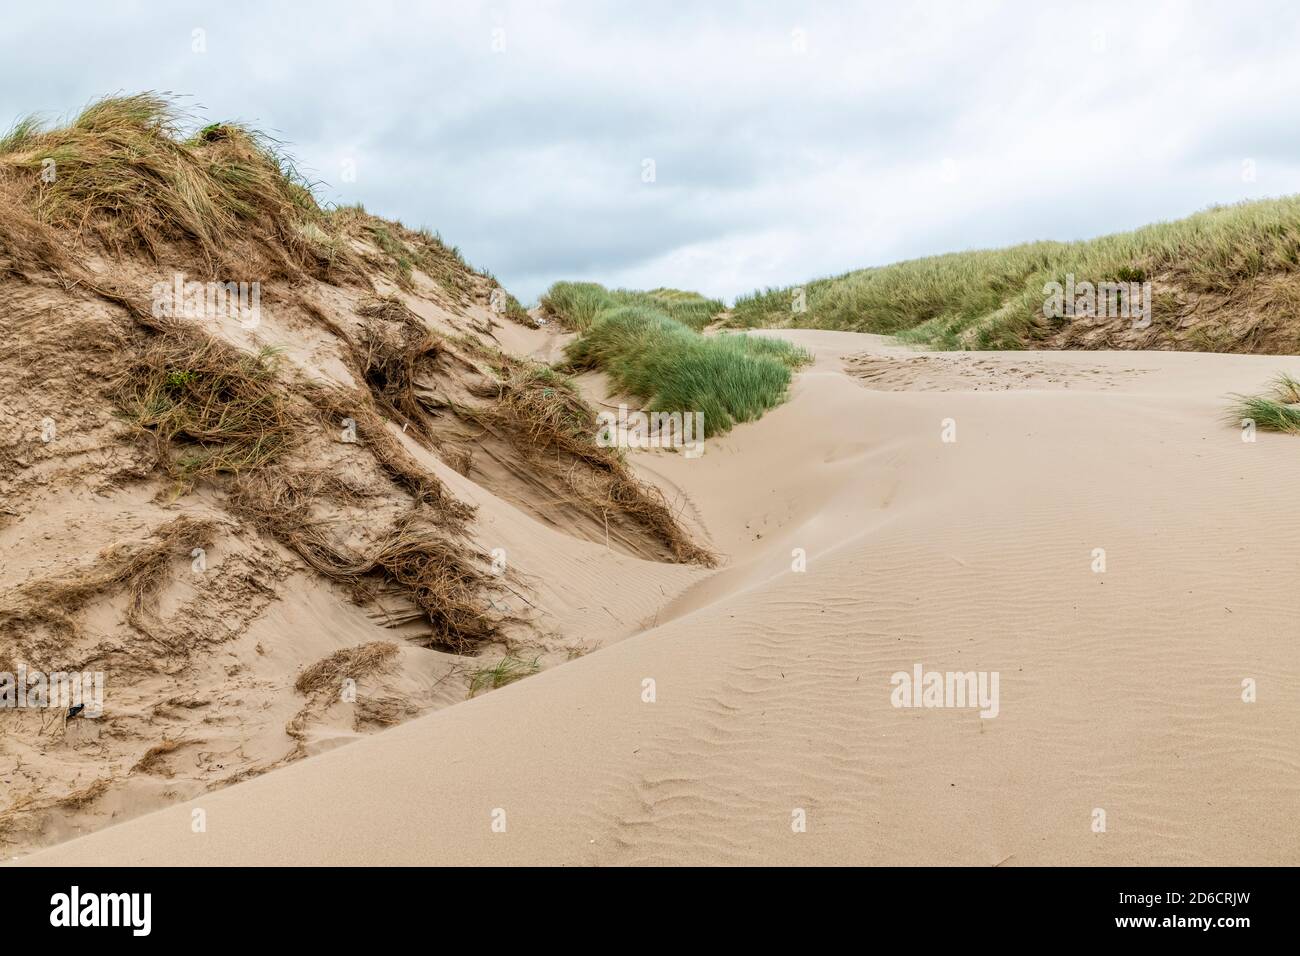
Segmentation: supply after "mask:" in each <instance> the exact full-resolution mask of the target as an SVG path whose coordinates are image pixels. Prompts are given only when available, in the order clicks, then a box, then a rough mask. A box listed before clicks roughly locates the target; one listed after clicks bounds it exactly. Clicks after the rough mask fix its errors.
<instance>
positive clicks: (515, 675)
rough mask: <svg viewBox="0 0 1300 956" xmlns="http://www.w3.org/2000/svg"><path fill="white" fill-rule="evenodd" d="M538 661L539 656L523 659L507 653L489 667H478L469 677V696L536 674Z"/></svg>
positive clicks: (538, 665) (539, 664) (538, 667)
mask: <svg viewBox="0 0 1300 956" xmlns="http://www.w3.org/2000/svg"><path fill="white" fill-rule="evenodd" d="M540 661H541V658H540V657H534V658H533V659H532V660H524V659H523V658H522V657H517V656H515V655H514V654H507V655H506V656H505V657H503V658H501V660H499V661H497V662H496V663H495V664H493V665H492V666H491V667H480V668H479V669H478V670H476V671H474V673H473V675H472V676H471V677H470V682H469V696H470V697H473V696H474V695H475V694H477V693H478V692H479V691H481V690H496V689H497V688H498V687H505V686H506V685H507V684H513V683H514V682H515V681H517V680H522V679H523V678H525V677H528V676H530V675H532V674H536V673H537V672H538V671H539V670H540V669H541V663H540Z"/></svg>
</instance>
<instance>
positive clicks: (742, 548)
mask: <svg viewBox="0 0 1300 956" xmlns="http://www.w3.org/2000/svg"><path fill="white" fill-rule="evenodd" d="M782 334H786V335H789V336H790V337H792V338H795V339H797V340H799V341H801V342H802V343H804V344H805V345H808V346H809V347H810V348H813V349H814V350H815V351H816V353H817V355H818V362H817V364H816V365H815V366H814V367H813V368H812V369H810V370H808V371H806V372H805V373H803V374H801V375H800V377H799V379H798V381H797V383H796V385H795V387H794V390H793V396H792V399H791V401H790V402H789V403H788V404H786V405H785V406H783V407H781V408H779V409H777V410H776V411H774V412H772V413H770V414H769V415H767V416H766V417H765V418H763V419H762V420H761V421H759V422H757V423H755V424H752V425H747V426H743V427H740V428H737V429H736V430H735V431H733V432H732V433H731V434H730V435H728V436H726V437H724V438H720V439H716V440H710V442H709V445H708V448H707V451H706V453H705V454H704V456H703V457H701V458H698V459H695V460H693V461H687V460H685V459H683V458H682V457H680V456H674V455H666V454H659V455H656V456H654V457H647V458H645V459H643V460H642V462H641V465H642V467H643V469H644V470H645V471H646V472H647V473H653V474H656V475H658V476H659V477H660V479H661V480H663V481H664V482H665V483H667V484H670V485H674V486H676V487H678V488H680V489H682V491H683V492H684V493H685V494H686V495H687V496H689V499H690V501H691V502H692V504H693V505H694V507H695V508H697V509H698V512H699V514H701V515H703V517H704V520H705V522H706V524H707V527H708V531H709V534H710V536H711V538H712V540H713V542H714V543H715V545H716V546H717V547H718V548H719V549H720V550H722V551H723V552H726V553H727V554H728V555H729V563H728V564H727V565H726V566H725V567H724V568H723V569H722V570H721V571H720V572H718V573H717V574H715V575H712V576H710V577H708V578H707V579H704V580H703V581H701V582H700V583H698V584H696V585H695V586H693V587H692V588H690V589H689V590H688V591H687V592H686V593H685V594H684V595H683V596H681V597H679V598H678V599H677V600H675V601H674V602H673V603H672V604H670V605H669V606H667V607H664V608H663V609H662V610H661V612H660V614H659V617H658V621H659V623H658V625H657V626H655V627H653V628H652V629H650V630H647V631H645V632H643V633H641V634H638V635H636V636H633V637H631V638H628V639H627V640H625V641H623V642H621V643H618V644H615V645H613V646H611V647H608V648H606V649H603V650H601V651H599V652H597V653H594V654H591V655H589V656H587V657H584V658H582V659H580V660H577V661H575V662H573V663H571V664H566V665H564V666H562V667H557V668H554V669H552V670H549V671H546V672H544V673H542V674H540V675H538V676H536V677H532V678H529V679H528V680H525V681H522V682H520V683H518V684H515V685H512V686H510V687H507V688H505V689H503V690H500V691H497V692H494V693H491V694H489V695H486V696H484V697H481V698H477V699H474V700H471V701H468V702H466V703H463V704H458V705H456V706H454V707H450V708H448V709H446V710H443V711H439V712H437V713H434V714H432V715H430V716H428V717H425V718H421V719H418V720H415V721H413V722H411V723H409V724H406V725H404V726H401V727H398V728H395V729H393V730H391V731H388V732H385V733H382V734H379V735H376V736H374V737H369V738H366V739H363V740H359V741H357V742H356V743H354V744H350V745H349V746H347V747H344V748H340V749H338V750H334V751H331V752H329V753H326V754H323V755H321V756H319V757H315V758H312V759H310V760H306V761H303V762H300V763H298V764H294V765H292V766H289V767H286V768H284V769H281V770H277V771H275V772H273V773H271V774H269V775H267V776H264V777H261V778H258V779H255V780H252V781H250V782H248V783H244V784H240V785H238V786H235V787H232V788H229V789H227V790H224V791H220V792H217V793H213V794H209V795H207V796H205V797H203V798H201V799H199V800H197V801H194V802H192V803H190V804H182V805H179V806H176V807H173V808H170V809H167V810H163V811H160V812H157V813H153V814H151V815H148V816H145V817H141V818H138V819H136V820H133V821H131V822H128V823H124V824H121V825H119V826H116V827H113V828H110V829H107V830H104V831H102V832H99V833H97V834H94V835H91V836H88V837H85V838H82V839H79V840H75V841H72V842H69V843H65V844H62V845H60V846H57V847H54V848H52V849H50V850H47V851H44V852H42V853H39V854H36V855H34V856H32V857H30V858H28V859H27V860H26V861H25V862H29V863H37V864H41V863H44V864H76V865H86V864H101V863H152V864H221V863H326V864H427V863H433V864H440V863H505V864H520V863H572V864H583V863H598V864H628V863H891V864H930V863H940V864H943V863H961V864H976V865H978V864H984V865H995V864H1005V865H1017V864H1032V863H1048V864H1050V863H1084V864H1119V863H1130V864H1145V863H1171V864H1191V863H1217V864H1282V863H1289V864H1296V863H1300V831H1297V829H1296V827H1295V820H1296V819H1297V817H1300V634H1298V633H1297V627H1296V614H1295V599H1296V593H1297V583H1298V580H1300V518H1297V517H1296V516H1295V509H1294V508H1293V507H1291V506H1290V504H1289V503H1288V502H1289V497H1290V492H1291V490H1292V489H1294V488H1296V487H1297V486H1300V440H1297V439H1295V438H1288V437H1284V436H1275V435H1269V434H1264V433H1261V434H1260V435H1259V439H1258V441H1257V442H1255V443H1253V444H1248V443H1243V442H1242V441H1241V439H1240V435H1239V432H1238V431H1237V430H1236V429H1234V428H1231V427H1228V426H1225V425H1224V424H1223V423H1222V416H1223V409H1224V406H1225V402H1224V395H1225V393H1227V392H1231V391H1251V390H1255V389H1257V388H1259V387H1260V386H1262V384H1263V383H1264V382H1265V381H1266V380H1267V379H1269V378H1270V377H1271V376H1272V375H1273V374H1274V373H1275V372H1277V371H1279V370H1281V369H1284V368H1285V369H1289V370H1290V371H1292V372H1295V373H1300V359H1292V358H1280V357H1276V356H1237V355H1199V354H1186V353H1135V352H1121V353H1101V352H1088V353H1014V354H1001V355H999V354H990V353H968V354H961V355H945V356H931V357H928V358H927V359H926V360H925V361H923V362H920V361H918V360H917V357H916V354H915V353H910V352H904V351H902V350H900V349H898V348H896V347H894V346H890V345H888V344H886V343H884V342H883V341H882V340H879V339H876V338H874V337H871V336H863V335H854V334H851V333H826V332H822V333H818V332H792V333H782ZM864 353H866V354H865V355H864ZM853 356H856V358H851V357H853ZM979 363H983V364H982V365H981V364H979ZM977 365H978V374H974V373H973V370H974V369H975V368H976V367H977ZM1003 384H1006V385H1007V387H1006V388H1002V387H1000V386H1001V385H1003ZM946 418H951V419H954V420H955V422H956V428H957V441H956V442H955V443H944V442H942V441H941V440H940V434H941V422H942V421H943V419H946ZM795 548H802V549H804V551H805V552H806V554H807V570H806V571H805V572H803V573H796V572H793V571H791V560H792V559H791V552H792V550H793V549H795ZM1095 548H1104V549H1105V552H1106V571H1105V572H1104V573H1100V574H1098V573H1094V572H1093V571H1092V564H1093V549H1095ZM918 663H920V664H922V665H923V666H924V667H925V668H926V669H927V670H941V671H948V670H953V671H958V670H959V671H968V670H974V671H997V672H998V673H999V674H1000V687H999V710H1000V712H999V714H998V716H997V717H996V718H993V719H981V718H980V717H979V716H978V714H977V711H976V710H974V709H958V708H954V709H896V708H894V707H893V706H891V703H890V691H891V687H890V676H891V674H893V673H894V672H896V671H911V670H912V668H913V666H914V665H915V664H918ZM646 678H652V679H653V680H654V681H655V690H656V701H655V702H654V703H644V702H643V701H642V683H643V680H644V679H646ZM1246 678H1252V679H1254V680H1255V681H1256V684H1257V688H1258V700H1257V701H1256V702H1255V703H1245V702H1243V701H1242V699H1241V698H1242V681H1243V679H1246ZM196 807H197V808H201V809H203V810H204V811H205V813H206V820H207V830H206V832H204V833H197V834H196V833H194V832H192V827H191V819H192V816H191V812H192V809H193V808H196ZM498 809H501V810H504V811H505V821H506V830H505V832H504V833H501V832H494V829H493V826H492V824H493V819H494V817H493V814H494V811H496V810H498ZM796 809H801V810H802V811H804V813H805V814H806V819H807V830H806V832H801V833H796V832H793V830H792V826H791V821H792V813H794V811H796ZM1095 809H1102V810H1104V811H1105V813H1106V831H1105V832H1104V833H1095V832H1093V821H1094V819H1095V817H1094V810H1095ZM497 819H500V815H499V814H498V817H497Z"/></svg>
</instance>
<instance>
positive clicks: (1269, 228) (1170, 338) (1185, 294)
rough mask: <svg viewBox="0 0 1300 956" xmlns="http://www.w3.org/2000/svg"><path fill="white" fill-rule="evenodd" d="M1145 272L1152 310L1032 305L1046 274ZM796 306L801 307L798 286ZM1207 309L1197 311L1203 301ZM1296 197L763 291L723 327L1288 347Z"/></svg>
mask: <svg viewBox="0 0 1300 956" xmlns="http://www.w3.org/2000/svg"><path fill="white" fill-rule="evenodd" d="M1067 274H1072V275H1074V276H1075V278H1076V280H1087V281H1089V282H1092V283H1102V282H1146V281H1150V282H1151V283H1152V287H1153V317H1152V318H1153V321H1152V324H1151V327H1150V328H1149V329H1146V330H1143V331H1142V334H1141V335H1136V334H1131V332H1130V329H1129V328H1127V327H1126V323H1120V322H1117V323H1113V324H1112V325H1111V326H1107V325H1106V323H1104V322H1102V321H1100V320H1096V321H1088V322H1083V321H1080V320H1078V319H1075V320H1073V321H1071V320H1070V319H1068V318H1049V317H1045V316H1044V315H1043V301H1044V299H1045V297H1046V296H1045V294H1044V291H1043V287H1044V285H1045V284H1047V283H1049V282H1060V283H1062V284H1064V283H1065V281H1066V275H1067ZM800 288H802V290H803V304H805V305H806V311H799V310H798V309H797V308H796V307H795V304H796V302H797V293H798V290H799V289H800ZM1207 305H1208V306H1209V308H1208V309H1207V308H1206V306H1207ZM1297 306H1300V197H1287V198H1283V199H1273V200H1263V201H1259V202H1250V203H1242V204H1239V205H1234V206H1223V207H1215V208H1212V209H1208V210H1206V211H1204V212H1200V213H1197V214H1195V215H1192V216H1189V217H1187V218H1185V219H1180V220H1176V221H1173V222H1162V223H1155V224H1153V225H1149V226H1145V227H1143V228H1141V229H1136V230H1134V231H1132V232H1124V233H1116V234H1114V235H1109V236H1103V237H1101V238H1098V239H1091V240H1085V241H1079V242H1031V243H1026V244H1024V245H1018V246H1011V247H1008V248H1005V249H989V250H980V251H974V252H957V253H950V254H947V255H940V256H932V257H929V258H924V259H913V260H910V261H907V262H900V263H897V264H894V265H888V266H880V267H875V268H869V269H861V270H857V271H854V272H849V273H846V274H844V275H841V276H836V277H831V278H824V279H817V280H814V281H811V282H808V283H806V284H805V285H803V286H802V287H790V288H786V289H768V290H765V291H761V292H755V293H753V294H752V295H748V296H742V297H740V298H739V299H737V301H736V304H735V307H734V309H733V311H732V312H731V314H730V316H729V318H728V324H731V325H734V326H737V327H751V328H752V327H760V326H773V325H777V326H797V327H807V328H826V329H845V330H850V331H857V332H875V333H882V334H891V335H899V336H900V337H901V338H903V339H904V340H907V341H912V342H916V343H919V344H924V345H928V346H931V347H937V348H965V349H993V348H1008V349H1014V348H1025V347H1035V346H1055V347H1069V346H1083V347H1116V346H1119V347H1124V346H1128V347H1134V346H1137V347H1148V348H1195V349H1203V350H1211V351H1295V350H1297V349H1300V327H1297V326H1296V324H1295V322H1294V320H1293V319H1292V318H1291V316H1290V314H1285V313H1290V312H1292V311H1294V310H1295V308H1296V307H1297Z"/></svg>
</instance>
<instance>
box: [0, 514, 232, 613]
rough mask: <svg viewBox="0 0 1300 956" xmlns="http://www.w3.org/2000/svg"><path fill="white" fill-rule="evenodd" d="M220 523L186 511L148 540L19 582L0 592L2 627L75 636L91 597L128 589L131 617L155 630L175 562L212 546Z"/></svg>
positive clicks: (118, 546)
mask: <svg viewBox="0 0 1300 956" xmlns="http://www.w3.org/2000/svg"><path fill="white" fill-rule="evenodd" d="M218 527H219V526H218V524H217V523H216V522H213V521H208V520H202V519H197V518H192V517H189V516H187V515H182V516H180V517H179V518H176V519H174V520H172V521H170V522H168V523H167V524H165V525H163V526H162V527H160V528H159V529H158V530H157V531H155V532H154V533H153V536H152V537H151V538H150V540H148V541H147V542H145V543H143V544H137V545H125V544H123V545H117V546H115V547H112V548H109V549H108V550H106V551H104V552H102V553H101V554H100V555H99V556H98V557H97V558H96V559H95V561H94V562H93V563H92V564H91V565H90V566H88V567H86V568H80V569H77V570H76V571H73V572H70V573H67V574H63V575H59V576H57V577H52V578H41V579H37V580H34V581H30V582H27V583H25V584H22V585H19V586H18V587H17V588H14V589H13V590H11V591H9V592H8V593H6V594H5V595H3V596H2V597H0V632H4V631H11V630H12V631H14V632H21V631H22V630H23V629H27V628H31V627H36V626H42V627H45V628H46V629H48V630H49V631H50V632H51V633H52V634H54V635H59V636H62V637H64V638H68V639H70V638H73V637H76V636H77V634H78V633H79V627H78V624H77V620H76V615H77V613H78V612H80V611H81V610H83V609H84V608H85V607H86V606H87V605H88V604H89V603H90V602H91V601H92V600H94V599H95V598H98V597H101V596H104V595H109V594H118V593H123V592H125V593H126V595H127V596H128V603H127V613H126V618H127V623H129V624H130V625H131V626H132V627H134V628H135V629H136V630H137V631H139V632H140V633H142V634H145V635H149V636H152V634H153V616H154V610H155V607H156V602H157V595H158V593H159V592H160V591H161V590H162V588H163V587H164V586H165V585H166V584H167V582H168V581H169V579H170V565H171V562H172V561H173V560H175V559H178V558H183V559H184V560H186V561H188V560H189V559H190V555H191V552H192V551H193V549H195V548H209V547H211V545H212V540H213V537H214V535H215V534H216V531H217V529H218Z"/></svg>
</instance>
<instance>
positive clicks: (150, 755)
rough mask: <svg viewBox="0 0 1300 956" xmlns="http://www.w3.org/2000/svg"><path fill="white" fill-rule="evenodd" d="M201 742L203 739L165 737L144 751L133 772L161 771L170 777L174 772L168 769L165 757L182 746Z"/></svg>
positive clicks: (163, 774) (132, 769)
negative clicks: (191, 739)
mask: <svg viewBox="0 0 1300 956" xmlns="http://www.w3.org/2000/svg"><path fill="white" fill-rule="evenodd" d="M201 742H202V741H190V740H172V739H171V738H169V737H164V738H163V739H162V740H161V741H159V742H158V743H156V744H154V745H153V746H152V747H150V748H149V749H148V750H146V751H145V752H144V754H143V755H142V756H141V757H140V759H139V760H137V761H136V762H135V764H134V766H132V767H131V772H132V773H160V774H161V775H162V776H164V777H170V776H171V775H172V774H171V772H170V771H169V770H168V769H167V765H166V763H165V762H164V761H163V757H165V756H167V755H168V754H170V753H174V752H175V751H177V750H179V749H180V748H181V747H185V746H187V745H189V744H191V743H201Z"/></svg>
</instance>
